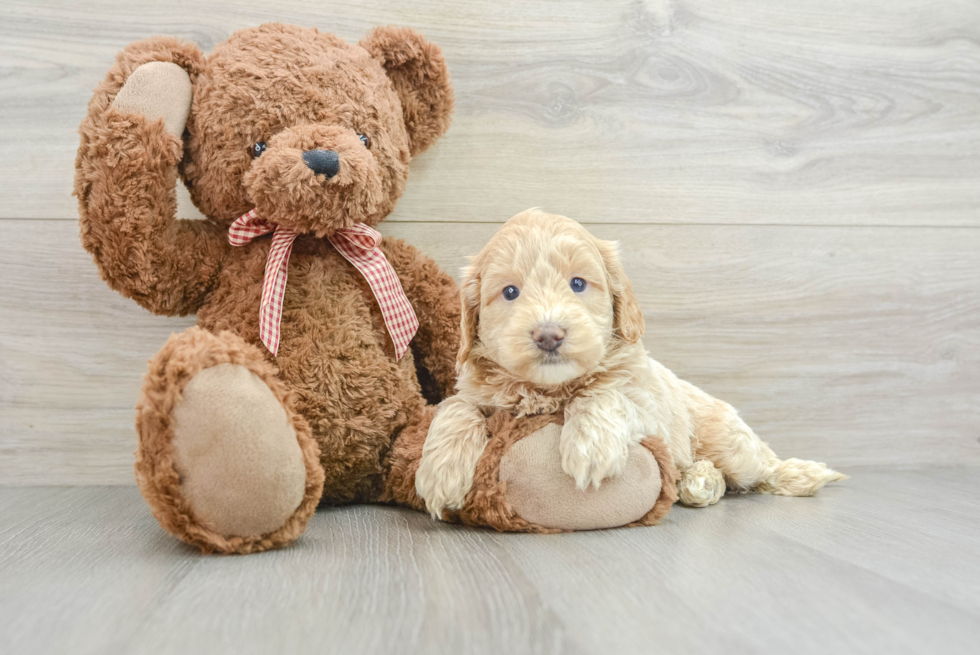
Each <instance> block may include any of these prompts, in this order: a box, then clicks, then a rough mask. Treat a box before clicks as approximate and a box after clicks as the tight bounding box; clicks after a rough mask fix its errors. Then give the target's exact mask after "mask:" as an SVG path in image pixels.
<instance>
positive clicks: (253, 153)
mask: <svg viewBox="0 0 980 655" xmlns="http://www.w3.org/2000/svg"><path fill="white" fill-rule="evenodd" d="M263 152H265V141H256V142H255V143H253V144H252V145H250V146H249V147H248V156H249V157H251V158H252V159H258V158H259V157H261V156H262V153H263Z"/></svg>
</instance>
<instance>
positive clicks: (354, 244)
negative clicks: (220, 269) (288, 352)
mask: <svg viewBox="0 0 980 655" xmlns="http://www.w3.org/2000/svg"><path fill="white" fill-rule="evenodd" d="M269 232H272V233H273V234H272V246H271V247H270V248H269V257H268V259H266V262H265V279H264V280H263V282H262V303H261V305H260V306H259V338H260V339H261V340H262V343H264V344H265V347H266V348H268V349H269V352H271V353H272V354H273V355H275V354H276V353H277V352H278V351H279V322H280V320H281V318H282V301H283V297H284V296H285V294H286V276H287V273H288V268H289V253H290V252H291V251H292V249H293V242H294V241H295V240H296V237H298V236H299V235H300V233H299V232H297V231H296V230H291V229H289V228H285V227H281V226H279V225H276V224H275V223H270V222H269V221H266V220H265V219H262V218H259V217H258V216H257V215H256V212H255V210H254V209H253V210H252V211H250V212H248V213H247V214H245V215H244V216H241V217H239V218H237V219H236V220H235V222H234V223H232V224H231V227H229V228H228V242H229V243H230V244H231V245H233V246H244V245H245V244H246V243H249V242H250V241H252V239H255V238H256V237H260V236H262V235H263V234H268V233H269ZM327 238H328V239H329V241H330V243H331V244H333V247H334V248H336V249H337V252H339V253H340V254H341V255H343V257H344V259H346V260H347V261H349V262H350V263H351V264H353V265H354V267H355V268H356V269H357V270H358V271H360V272H361V275H363V276H364V278H365V279H366V280H367V282H368V285H369V286H370V287H371V292H372V293H374V297H375V299H376V300H377V301H378V305H379V306H380V307H381V315H382V316H383V317H384V320H385V326H386V327H387V328H388V334H389V335H391V341H392V343H393V344H394V345H395V356H396V357H397V358H398V359H401V358H402V355H404V354H405V351H406V350H408V344H409V342H410V341H411V340H412V337H413V336H415V332H416V331H417V330H418V328H419V320H418V318H417V317H416V316H415V310H414V309H412V304H411V303H410V302H409V301H408V297H407V296H406V295H405V290H404V289H403V288H402V284H401V282H400V281H399V280H398V274H397V273H395V269H394V268H392V266H391V264H390V263H389V262H388V260H387V259H385V256H384V253H383V252H381V250H380V249H379V248H378V246H379V245H381V233H380V232H378V231H377V230H375V229H373V228H370V227H368V226H367V225H365V224H363V223H358V224H356V225H353V226H351V227H349V228H345V229H343V230H337V231H336V232H334V233H333V234H331V235H330V236H329V237H327Z"/></svg>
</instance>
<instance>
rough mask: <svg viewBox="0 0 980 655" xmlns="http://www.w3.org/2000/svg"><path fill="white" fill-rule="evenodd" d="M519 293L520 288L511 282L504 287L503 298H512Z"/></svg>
mask: <svg viewBox="0 0 980 655" xmlns="http://www.w3.org/2000/svg"><path fill="white" fill-rule="evenodd" d="M519 295H521V290H520V289H518V288H517V287H515V286H514V285H513V284H512V285H510V286H509V287H504V300H513V299H514V298H516V297H517V296H519Z"/></svg>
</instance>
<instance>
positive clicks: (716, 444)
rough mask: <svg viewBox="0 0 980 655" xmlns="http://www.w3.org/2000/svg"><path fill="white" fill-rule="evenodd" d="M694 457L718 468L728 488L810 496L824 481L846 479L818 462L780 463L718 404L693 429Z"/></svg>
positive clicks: (730, 410) (729, 410)
mask: <svg viewBox="0 0 980 655" xmlns="http://www.w3.org/2000/svg"><path fill="white" fill-rule="evenodd" d="M696 438H697V443H698V447H697V449H696V451H697V457H698V458H699V459H709V460H711V461H712V462H714V464H715V466H717V467H718V468H719V469H721V471H722V473H723V474H724V476H725V480H726V482H727V484H728V488H729V489H733V490H737V491H743V492H754V493H767V494H776V495H780V496H812V495H813V494H815V493H816V492H817V491H818V490H819V489H821V488H822V487H823V486H824V485H826V484H827V483H828V482H835V481H838V480H845V479H847V476H846V475H844V474H842V473H838V472H837V471H834V470H833V469H830V468H828V467H827V465H826V464H823V463H820V462H812V461H808V460H801V459H795V458H794V459H787V460H782V459H779V458H778V457H777V456H776V453H774V452H773V451H772V449H771V448H770V447H769V446H768V445H767V444H766V443H765V442H764V441H762V439H760V438H759V437H758V435H756V434H755V432H753V431H752V429H751V428H750V427H749V426H748V425H746V424H745V422H744V421H743V420H742V419H741V418H740V417H739V416H738V413H737V412H736V411H735V410H734V409H733V408H732V407H731V406H730V405H728V404H726V403H722V402H720V401H719V402H718V403H717V405H715V406H714V407H712V411H711V413H710V414H709V415H708V416H706V417H703V418H702V420H701V421H700V422H699V424H698V426H697V430H696Z"/></svg>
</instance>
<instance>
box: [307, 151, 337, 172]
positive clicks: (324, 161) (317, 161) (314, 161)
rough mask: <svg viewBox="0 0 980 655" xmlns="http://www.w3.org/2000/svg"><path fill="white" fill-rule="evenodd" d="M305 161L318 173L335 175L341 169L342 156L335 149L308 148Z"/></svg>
mask: <svg viewBox="0 0 980 655" xmlns="http://www.w3.org/2000/svg"><path fill="white" fill-rule="evenodd" d="M303 162H304V163H305V164H306V165H307V166H308V167H309V168H310V170H312V171H313V172H314V173H316V174H317V175H326V176H327V177H328V178H331V177H333V176H334V175H336V174H337V173H338V172H339V171H340V156H339V155H337V153H336V152H334V151H333V150H307V151H306V152H304V153H303Z"/></svg>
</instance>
